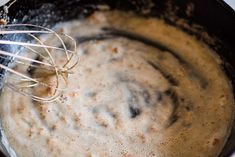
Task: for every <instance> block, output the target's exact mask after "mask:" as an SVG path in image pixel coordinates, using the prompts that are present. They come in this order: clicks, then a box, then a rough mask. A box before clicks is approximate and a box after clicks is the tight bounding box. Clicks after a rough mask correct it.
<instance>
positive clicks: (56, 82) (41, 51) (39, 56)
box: [0, 24, 78, 102]
mask: <svg viewBox="0 0 235 157" xmlns="http://www.w3.org/2000/svg"><path fill="white" fill-rule="evenodd" d="M0 35H1V39H0V45H1V47H2V48H1V50H0V59H3V60H5V61H8V63H7V64H0V70H2V71H3V73H2V74H0V75H1V77H2V78H4V79H3V81H4V86H6V87H9V88H10V89H12V90H14V91H16V92H18V93H21V94H23V95H27V96H31V97H32V99H33V100H35V101H46V102H51V101H54V100H56V98H58V97H59V96H60V95H61V93H62V92H63V91H64V90H66V85H67V78H68V75H69V74H71V73H72V72H71V70H72V69H73V68H74V67H75V66H76V65H77V63H78V58H77V55H76V41H75V40H74V39H73V38H72V37H70V36H69V35H66V34H64V33H63V30H62V29H60V30H59V32H58V31H54V30H51V29H49V28H45V27H42V26H37V25H32V24H8V25H2V26H0ZM57 58H58V59H57Z"/></svg>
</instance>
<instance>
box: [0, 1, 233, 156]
mask: <svg viewBox="0 0 235 157" xmlns="http://www.w3.org/2000/svg"><path fill="white" fill-rule="evenodd" d="M96 4H106V5H108V6H110V8H111V9H119V10H123V11H134V12H136V13H137V14H139V15H140V16H145V17H159V18H163V19H165V20H166V21H167V22H168V23H169V24H171V25H174V26H177V27H179V28H181V29H183V30H184V31H187V32H188V33H190V34H193V35H195V36H196V37H197V38H198V39H200V40H202V41H204V42H205V43H206V44H208V45H209V46H210V47H211V48H212V49H214V50H216V52H218V54H219V55H220V56H221V58H222V59H223V60H224V63H223V64H222V67H223V69H224V71H225V72H226V73H227V75H228V77H229V78H230V80H231V82H232V85H233V87H235V71H234V69H235V61H234V60H235V11H233V10H232V8H230V7H229V6H228V5H227V4H225V3H224V2H223V1H222V0H206V1H205V0H18V1H17V2H16V3H15V4H14V5H13V6H12V7H11V8H10V9H9V13H8V14H7V15H6V13H4V12H3V11H0V18H8V17H9V22H10V23H13V22H16V23H32V24H37V25H43V26H47V27H51V26H53V25H54V24H55V23H56V22H59V21H67V20H71V19H76V18H84V17H86V16H88V15H89V14H91V13H92V12H93V11H95V10H97V9H98V8H97V7H96V6H95V5H96ZM152 4H154V5H152ZM1 9H3V8H1ZM146 10H149V12H146ZM179 18H180V19H185V20H186V22H185V24H186V25H185V24H184V25H181V24H179V23H177V21H178V19H179ZM195 24H196V25H195ZM0 37H1V38H2V36H0ZM211 38H213V39H214V40H213V41H211V40H210V39H211ZM0 49H6V47H3V45H0ZM0 63H1V64H6V65H7V64H8V61H6V60H1V59H0ZM0 73H3V71H0ZM0 84H1V83H0ZM233 90H234V93H235V88H233ZM233 126H234V128H233V131H232V133H231V135H230V137H229V139H228V141H227V144H226V145H225V147H224V149H223V151H222V152H221V154H220V157H228V156H229V155H231V154H232V152H233V151H234V150H235V124H234V125H233ZM0 156H2V157H4V155H1V154H0Z"/></svg>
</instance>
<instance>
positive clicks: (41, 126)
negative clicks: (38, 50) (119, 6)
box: [0, 11, 234, 157]
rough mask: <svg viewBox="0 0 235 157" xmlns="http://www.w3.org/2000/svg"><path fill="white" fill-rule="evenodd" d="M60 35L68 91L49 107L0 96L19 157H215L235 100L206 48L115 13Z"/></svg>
mask: <svg viewBox="0 0 235 157" xmlns="http://www.w3.org/2000/svg"><path fill="white" fill-rule="evenodd" d="M61 28H63V29H64V32H65V33H67V34H69V35H71V36H73V37H74V38H76V39H77V41H78V43H79V44H78V51H77V52H78V54H79V56H80V61H79V65H77V67H76V68H75V69H74V70H73V71H74V74H73V75H71V76H70V77H69V81H68V83H69V88H70V89H73V90H69V91H64V93H63V95H62V96H61V97H60V99H58V100H57V101H55V102H52V103H38V102H34V101H32V100H31V98H30V97H22V95H20V94H17V93H15V92H12V91H10V90H9V89H8V88H5V89H3V92H2V93H1V98H0V101H1V102H0V111H1V121H2V125H3V130H4V132H5V134H6V136H7V138H8V140H9V143H10V145H11V146H12V148H13V149H14V150H15V151H16V153H17V154H18V156H19V157H61V156H63V157H64V156H68V157H75V156H79V157H154V156H156V157H189V156H190V157H214V156H217V155H218V153H219V152H220V151H221V149H222V147H223V145H224V143H225V141H226V139H227V135H228V132H229V130H230V124H231V122H232V119H233V113H234V112H233V94H232V91H231V87H230V84H229V82H228V79H227V78H226V76H225V75H224V73H223V72H222V70H221V69H220V65H219V64H220V61H219V59H218V57H217V56H216V55H215V54H213V52H212V51H211V50H210V49H209V48H208V47H206V46H205V45H203V44H202V43H201V42H199V41H197V40H196V39H195V38H194V37H192V36H189V35H187V34H186V33H184V32H182V31H180V30H178V29H177V28H174V27H172V26H169V25H167V24H166V23H164V21H162V20H158V19H153V18H148V19H146V18H140V17H136V16H134V15H132V14H131V13H130V14H127V13H121V12H117V11H114V12H111V11H108V12H96V13H94V14H93V15H91V16H90V17H89V18H88V19H85V20H80V21H79V20H78V21H71V22H66V23H61V24H58V25H57V26H56V27H55V29H61ZM102 28H105V29H102ZM114 28H115V29H114ZM127 32H128V33H130V34H128V33H127ZM94 37H95V38H96V39H97V40H90V39H92V38H94ZM134 37H135V38H134ZM45 38H46V37H45ZM159 43H160V44H162V45H164V46H165V47H167V48H168V49H165V48H162V47H159ZM54 55H55V56H56V53H55V54H54ZM56 57H57V58H58V60H59V59H63V58H60V56H56ZM25 73H27V71H25ZM52 80H53V78H52ZM75 89H76V90H75ZM39 91H40V92H42V91H41V89H37V88H36V89H33V91H32V92H36V93H40V92H39ZM44 94H45V93H44Z"/></svg>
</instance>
